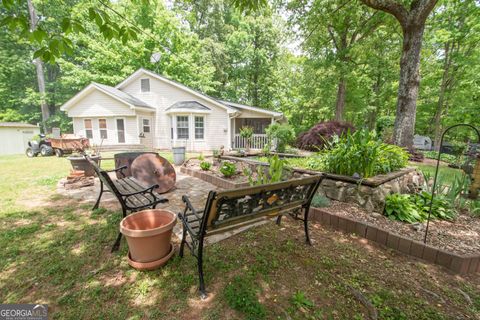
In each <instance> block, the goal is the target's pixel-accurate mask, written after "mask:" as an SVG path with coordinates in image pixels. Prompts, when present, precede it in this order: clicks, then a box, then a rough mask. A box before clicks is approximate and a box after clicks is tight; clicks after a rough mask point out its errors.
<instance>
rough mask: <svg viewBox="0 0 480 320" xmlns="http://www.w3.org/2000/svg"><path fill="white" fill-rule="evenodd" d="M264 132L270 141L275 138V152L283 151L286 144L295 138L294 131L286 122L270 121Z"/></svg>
mask: <svg viewBox="0 0 480 320" xmlns="http://www.w3.org/2000/svg"><path fill="white" fill-rule="evenodd" d="M265 133H266V134H267V136H268V139H269V140H270V141H273V140H276V151H277V152H285V150H286V147H287V144H289V143H291V142H292V141H293V140H295V132H294V131H293V128H292V127H291V126H289V125H288V124H279V123H272V124H271V125H269V126H268V128H267V129H265Z"/></svg>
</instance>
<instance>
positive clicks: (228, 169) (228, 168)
mask: <svg viewBox="0 0 480 320" xmlns="http://www.w3.org/2000/svg"><path fill="white" fill-rule="evenodd" d="M220 172H221V173H222V174H223V175H224V176H225V177H227V178H228V177H231V176H233V175H234V174H235V173H236V172H237V166H236V165H235V163H233V162H229V161H224V162H222V165H221V167H220Z"/></svg>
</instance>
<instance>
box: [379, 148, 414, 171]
mask: <svg viewBox="0 0 480 320" xmlns="http://www.w3.org/2000/svg"><path fill="white" fill-rule="evenodd" d="M408 159H409V154H408V152H405V150H404V149H403V148H401V147H398V146H395V145H393V144H386V143H382V144H381V145H380V147H379V154H378V159H377V163H376V170H375V171H377V173H388V172H392V171H395V170H398V169H401V168H404V167H406V166H407V164H408Z"/></svg>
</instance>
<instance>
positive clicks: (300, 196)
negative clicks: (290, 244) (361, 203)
mask: <svg viewBox="0 0 480 320" xmlns="http://www.w3.org/2000/svg"><path fill="white" fill-rule="evenodd" d="M322 179H323V176H322V175H315V176H310V177H307V178H302V179H293V180H289V181H284V182H278V183H273V184H267V185H260V186H254V187H245V188H239V189H233V190H226V191H220V192H216V191H210V193H209V195H208V199H207V203H206V205H205V211H204V215H203V221H202V229H203V230H205V231H206V232H207V233H216V232H215V231H216V230H218V231H220V229H221V231H224V230H225V229H230V228H237V227H239V226H240V225H243V224H249V223H251V221H252V220H257V219H259V218H263V217H264V216H270V217H273V216H278V215H280V214H282V213H284V212H286V211H289V210H295V209H301V208H304V209H307V210H308V208H309V207H310V203H311V201H312V198H313V196H314V195H315V193H316V192H317V189H318V187H319V185H320V182H321V181H322Z"/></svg>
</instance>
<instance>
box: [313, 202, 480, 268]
mask: <svg viewBox="0 0 480 320" xmlns="http://www.w3.org/2000/svg"><path fill="white" fill-rule="evenodd" d="M311 213H312V214H311V219H312V220H316V221H318V222H320V223H322V224H323V225H327V226H331V227H333V228H335V229H337V230H341V231H344V232H348V233H356V234H358V235H359V236H361V237H364V238H367V239H369V240H371V241H375V242H378V243H380V244H382V245H385V246H387V247H390V248H392V249H395V250H399V251H401V252H403V253H406V254H409V255H412V256H415V257H417V258H422V259H424V260H427V261H429V262H432V263H436V264H439V265H442V266H444V267H446V268H448V269H450V270H452V271H454V272H457V273H462V274H463V273H473V272H478V271H480V241H479V240H480V219H478V218H475V217H472V216H470V215H467V214H460V215H458V217H457V218H456V220H455V221H454V222H447V221H439V220H432V221H431V222H430V227H429V233H428V241H427V245H424V244H423V237H424V232H425V223H424V224H417V225H412V224H406V223H402V222H399V221H392V220H389V219H388V218H386V217H385V216H383V215H379V214H375V215H372V214H371V213H368V212H366V211H365V210H363V209H362V208H360V207H358V206H356V205H353V204H348V203H342V202H337V201H332V203H331V205H330V206H329V207H328V208H323V209H318V208H312V209H311Z"/></svg>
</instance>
